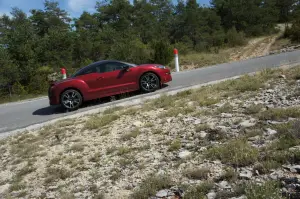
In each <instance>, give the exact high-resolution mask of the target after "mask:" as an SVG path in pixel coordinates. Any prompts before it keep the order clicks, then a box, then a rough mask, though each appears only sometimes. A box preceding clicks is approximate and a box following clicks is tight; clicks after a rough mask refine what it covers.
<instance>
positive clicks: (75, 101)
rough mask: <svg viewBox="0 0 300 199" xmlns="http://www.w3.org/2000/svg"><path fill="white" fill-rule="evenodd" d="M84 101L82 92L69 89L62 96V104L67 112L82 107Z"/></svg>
mask: <svg viewBox="0 0 300 199" xmlns="http://www.w3.org/2000/svg"><path fill="white" fill-rule="evenodd" d="M68 96H69V98H68ZM82 99H83V98H82V95H81V93H80V92H78V91H77V90H75V89H68V90H65V91H64V92H63V93H62V94H61V96H60V103H61V105H62V107H63V108H64V109H66V110H67V111H74V110H77V109H78V108H79V107H80V106H81V105H82Z"/></svg>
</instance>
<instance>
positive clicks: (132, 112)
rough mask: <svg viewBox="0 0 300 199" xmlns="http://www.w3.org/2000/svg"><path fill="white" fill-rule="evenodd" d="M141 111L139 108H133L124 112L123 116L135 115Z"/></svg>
mask: <svg viewBox="0 0 300 199" xmlns="http://www.w3.org/2000/svg"><path fill="white" fill-rule="evenodd" d="M139 110H140V109H139V108H134V107H132V108H128V109H126V110H125V111H124V112H123V114H124V115H135V114H136V113H137V112H138V111H139Z"/></svg>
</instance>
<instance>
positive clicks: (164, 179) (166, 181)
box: [130, 175, 172, 199]
mask: <svg viewBox="0 0 300 199" xmlns="http://www.w3.org/2000/svg"><path fill="white" fill-rule="evenodd" d="M170 186H172V181H171V179H170V178H169V177H168V176H156V175H150V177H148V178H146V179H145V180H143V181H142V183H141V185H140V186H139V188H138V189H137V190H135V191H134V192H133V193H132V195H131V196H130V198H131V199H148V198H149V197H150V196H153V195H154V194H155V193H156V192H157V191H159V190H161V189H166V188H170Z"/></svg>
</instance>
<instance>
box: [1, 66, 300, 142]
mask: <svg viewBox="0 0 300 199" xmlns="http://www.w3.org/2000/svg"><path fill="white" fill-rule="evenodd" d="M296 66H299V63H292V64H286V65H281V66H278V67H276V68H272V69H271V70H274V69H279V68H282V69H286V68H292V67H296ZM261 71H262V70H259V71H256V72H251V73H245V74H243V75H237V76H233V77H229V78H223V79H220V80H215V81H210V82H206V83H202V84H196V85H190V86H186V87H177V88H174V89H172V90H171V91H166V92H159V93H157V94H154V95H149V96H145V97H141V98H137V99H130V98H129V99H124V101H120V102H118V101H117V102H116V103H113V104H110V105H107V106H104V107H98V108H95V109H92V110H87V111H83V112H79V113H75V114H72V115H67V116H62V117H59V118H56V119H52V120H49V121H46V122H41V123H38V124H33V125H30V126H27V127H24V128H20V129H16V130H12V131H7V132H4V133H0V140H1V139H5V138H8V137H10V136H14V135H16V134H19V133H22V132H25V131H34V130H37V129H40V128H42V127H43V126H46V125H50V124H53V123H56V122H58V121H61V120H65V119H73V118H78V117H82V116H87V115H91V114H95V113H101V112H103V111H105V110H106V109H109V108H111V107H115V106H123V107H125V106H133V105H139V104H141V103H142V102H144V101H146V100H152V99H156V98H159V97H160V96H161V95H162V94H164V95H175V94H177V93H179V92H182V91H186V90H191V89H198V88H201V87H203V86H208V85H214V84H218V83H221V82H225V81H228V80H234V79H238V78H240V77H242V76H245V75H250V76H251V75H255V74H256V73H258V72H261Z"/></svg>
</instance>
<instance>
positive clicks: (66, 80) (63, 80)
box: [51, 77, 74, 85]
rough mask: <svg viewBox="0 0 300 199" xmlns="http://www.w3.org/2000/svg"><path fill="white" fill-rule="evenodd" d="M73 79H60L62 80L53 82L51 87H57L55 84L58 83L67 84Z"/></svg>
mask: <svg viewBox="0 0 300 199" xmlns="http://www.w3.org/2000/svg"><path fill="white" fill-rule="evenodd" d="M73 79H74V78H73V77H69V78H67V79H62V80H58V81H54V82H52V83H51V85H57V84H60V83H63V82H68V81H71V80H73Z"/></svg>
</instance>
